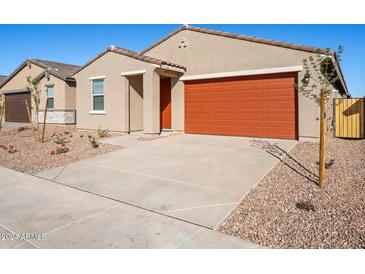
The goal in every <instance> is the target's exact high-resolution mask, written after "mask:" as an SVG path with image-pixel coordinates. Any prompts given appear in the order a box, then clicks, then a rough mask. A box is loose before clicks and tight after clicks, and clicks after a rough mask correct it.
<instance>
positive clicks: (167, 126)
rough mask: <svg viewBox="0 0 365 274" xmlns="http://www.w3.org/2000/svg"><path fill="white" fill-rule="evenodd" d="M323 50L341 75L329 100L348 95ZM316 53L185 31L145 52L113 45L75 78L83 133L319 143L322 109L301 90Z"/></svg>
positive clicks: (273, 43)
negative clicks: (166, 132)
mask: <svg viewBox="0 0 365 274" xmlns="http://www.w3.org/2000/svg"><path fill="white" fill-rule="evenodd" d="M319 51H320V52H321V54H326V57H327V58H330V59H331V60H332V61H333V64H334V69H336V71H337V73H338V75H339V80H338V81H337V82H336V84H335V86H334V87H333V94H332V95H331V97H333V98H335V97H346V96H347V95H348V90H347V87H346V84H345V80H344V78H343V75H342V72H341V69H340V67H339V66H337V63H338V62H337V58H336V53H335V52H332V51H331V52H328V51H327V50H324V49H319ZM317 52H318V49H317V48H315V47H308V46H302V45H295V44H289V43H283V42H277V41H272V40H267V39H262V38H257V37H251V36H244V35H238V34H232V33H226V32H221V31H215V30H208V29H203V28H199V27H192V26H186V25H184V26H182V27H181V28H179V29H178V30H176V31H174V32H173V33H171V34H169V35H168V36H166V37H164V38H162V39H161V40H160V41H158V42H157V43H155V44H154V45H152V46H150V47H149V48H147V49H145V50H144V51H143V52H142V53H137V52H133V51H130V50H126V49H123V48H119V47H115V46H111V47H109V48H108V49H106V50H105V51H104V52H102V53H100V54H99V55H98V56H96V57H95V58H93V59H92V60H91V61H90V62H88V63H87V64H86V65H84V66H83V67H81V68H79V69H78V70H77V71H76V72H75V75H74V76H73V77H74V78H75V79H76V81H77V103H76V109H77V127H78V128H80V129H97V128H98V127H100V126H102V127H104V128H109V129H110V130H112V131H119V132H131V131H143V132H144V133H145V134H159V133H160V132H161V131H162V130H172V131H181V132H186V133H196V134H217V135H231V136H249V137H267V138H284V139H307V138H317V137H318V136H319V121H318V120H319V119H318V117H319V108H318V106H317V105H316V104H315V103H314V102H313V101H311V100H310V99H308V98H306V97H305V96H303V95H302V94H301V93H298V91H297V90H296V88H295V85H299V86H301V85H302V82H301V79H303V77H304V75H305V73H306V71H304V70H303V66H302V64H303V59H304V58H308V57H309V56H311V55H312V56H313V55H315V54H316V53H317ZM309 73H311V74H313V73H315V72H314V71H310V72H309ZM314 92H318V90H314ZM329 113H331V111H329Z"/></svg>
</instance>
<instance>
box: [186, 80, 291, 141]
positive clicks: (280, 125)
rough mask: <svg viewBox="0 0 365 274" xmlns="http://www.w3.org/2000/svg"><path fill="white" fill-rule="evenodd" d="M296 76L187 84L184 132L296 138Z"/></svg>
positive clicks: (189, 82) (198, 81)
mask: <svg viewBox="0 0 365 274" xmlns="http://www.w3.org/2000/svg"><path fill="white" fill-rule="evenodd" d="M295 82H296V76H295V74H275V75H261V76H249V77H234V78H220V79H209V80H197V81H187V82H185V132H186V133H198V134H217V135H233V136H249V137H267V138H284V139H297V130H296V128H297V125H296V124H297V121H296V120H297V113H296V111H297V110H296V109H297V107H296V100H297V99H296V92H295V87H294V86H295Z"/></svg>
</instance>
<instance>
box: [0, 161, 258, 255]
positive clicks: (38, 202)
mask: <svg viewBox="0 0 365 274" xmlns="http://www.w3.org/2000/svg"><path fill="white" fill-rule="evenodd" d="M0 235H1V236H2V239H1V240H0V248H259V247H260V246H257V245H255V244H253V243H250V242H248V241H245V240H241V239H237V238H233V237H230V236H227V235H224V234H222V233H220V232H217V231H213V230H211V229H207V228H204V227H201V226H199V225H194V224H191V223H188V222H185V221H182V220H177V219H175V218H171V217H167V216H164V215H161V214H158V213H154V212H151V211H149V210H145V209H141V208H138V207H135V206H130V205H127V204H125V203H121V202H118V201H115V200H112V199H109V198H105V197H100V196H98V195H95V194H91V193H87V192H85V191H81V190H77V189H74V188H71V187H68V186H64V185H61V184H57V183H54V182H51V181H48V180H45V179H41V178H38V177H33V176H29V175H26V174H23V173H19V172H16V171H13V170H10V169H6V168H2V167H0ZM14 235H15V236H14ZM16 235H17V236H16ZM11 237H13V238H11ZM34 237H36V238H37V237H38V238H37V239H34ZM6 238H7V239H6Z"/></svg>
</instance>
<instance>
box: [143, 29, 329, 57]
mask: <svg viewBox="0 0 365 274" xmlns="http://www.w3.org/2000/svg"><path fill="white" fill-rule="evenodd" d="M182 30H191V31H196V32H201V33H206V34H212V35H218V36H223V37H227V38H233V39H238V40H244V41H249V42H255V43H261V44H267V45H272V46H277V47H283V48H289V49H295V50H301V51H307V52H313V53H317V52H320V53H326V54H334V53H335V52H334V51H328V50H327V49H321V48H316V47H310V46H304V45H299V44H291V43H286V42H280V41H274V40H270V39H264V38H259V37H255V36H248V35H241V34H234V33H230V32H224V31H217V30H211V29H206V28H200V27H194V26H188V25H183V26H181V27H180V28H178V29H177V30H175V31H173V32H172V33H170V34H168V35H167V36H165V37H163V38H162V39H161V40H159V41H157V42H156V43H155V44H153V45H151V46H150V47H148V48H146V49H145V50H143V51H142V54H144V53H146V52H148V51H149V50H151V49H153V48H154V47H156V46H158V45H159V44H161V43H162V42H164V41H166V40H167V39H169V38H170V37H172V36H174V35H175V34H177V33H179V32H180V31H182Z"/></svg>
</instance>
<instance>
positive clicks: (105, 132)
mask: <svg viewBox="0 0 365 274" xmlns="http://www.w3.org/2000/svg"><path fill="white" fill-rule="evenodd" d="M108 135H109V129H102V128H101V127H99V128H98V136H99V138H104V137H107V136H108Z"/></svg>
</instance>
